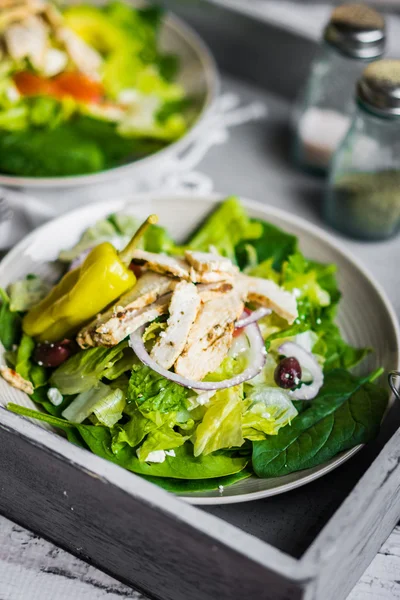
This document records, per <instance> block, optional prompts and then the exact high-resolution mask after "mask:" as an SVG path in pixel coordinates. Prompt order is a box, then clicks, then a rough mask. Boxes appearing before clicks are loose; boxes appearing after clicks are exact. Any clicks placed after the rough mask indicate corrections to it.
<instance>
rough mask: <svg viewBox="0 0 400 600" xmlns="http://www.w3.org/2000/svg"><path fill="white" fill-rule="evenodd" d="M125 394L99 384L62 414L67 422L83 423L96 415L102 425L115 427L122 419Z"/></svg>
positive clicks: (83, 393)
mask: <svg viewBox="0 0 400 600" xmlns="http://www.w3.org/2000/svg"><path fill="white" fill-rule="evenodd" d="M125 404H126V399H125V394H124V392H123V391H122V390H121V389H119V388H112V387H110V386H108V385H105V384H104V383H101V382H98V384H97V386H96V387H94V388H92V389H90V390H86V391H85V392H81V393H80V394H79V395H78V396H77V397H76V398H75V399H74V400H73V401H72V402H71V403H70V404H69V406H68V407H67V408H66V409H65V410H64V411H63V412H62V416H63V417H64V419H67V421H72V422H74V423H82V422H83V421H84V420H85V419H87V418H88V417H89V416H90V415H92V414H94V415H95V416H96V417H97V419H98V421H99V422H100V423H101V424H102V425H106V426H107V427H113V426H114V425H115V424H116V423H117V422H118V421H119V420H120V419H121V418H122V411H123V410H124V408H125Z"/></svg>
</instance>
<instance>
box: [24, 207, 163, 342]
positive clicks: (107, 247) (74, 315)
mask: <svg viewBox="0 0 400 600" xmlns="http://www.w3.org/2000/svg"><path fill="white" fill-rule="evenodd" d="M155 221H156V217H155V216H153V215H152V216H151V217H149V218H148V219H147V221H146V222H145V223H144V224H143V225H142V226H141V227H140V228H139V230H138V231H137V232H136V234H135V235H134V237H133V238H132V240H131V241H130V242H129V244H128V245H127V246H126V248H125V249H124V250H122V251H121V252H120V253H119V254H118V252H117V251H116V250H115V248H114V246H112V245H111V244H110V243H108V242H104V243H103V244H100V245H99V246H96V247H95V248H93V250H92V251H91V252H90V253H89V254H88V256H87V257H86V259H85V260H84V262H83V263H82V265H81V266H80V267H78V268H76V269H74V270H73V271H70V272H69V273H67V274H66V275H64V277H63V278H62V279H61V281H60V282H59V283H58V284H57V285H56V286H55V287H54V288H53V289H52V290H51V292H50V293H49V295H48V296H46V298H44V299H43V300H42V301H41V302H39V304H37V305H36V306H35V307H33V308H32V309H31V310H30V311H29V312H28V313H27V314H26V315H25V317H24V319H23V323H22V327H23V330H24V332H25V333H27V334H28V335H30V336H32V337H35V338H37V339H38V340H39V341H41V342H44V341H47V342H56V341H58V340H62V339H64V338H68V337H71V336H72V335H73V334H75V333H76V332H77V331H78V330H79V329H80V328H81V327H82V326H83V325H85V324H86V323H87V322H88V321H90V320H91V319H93V318H94V317H95V316H96V315H97V314H98V313H99V312H101V311H102V310H103V309H104V308H106V307H107V306H108V305H109V304H111V303H112V302H115V301H116V300H117V299H118V298H119V297H120V296H121V295H122V294H124V293H125V292H127V291H128V290H129V289H131V288H132V287H133V286H134V285H135V283H136V277H135V275H134V273H133V272H132V271H131V270H130V269H129V264H130V262H131V260H130V259H131V253H132V250H133V249H134V247H136V245H137V242H138V239H139V237H141V235H142V234H143V232H144V231H145V229H146V228H147V226H148V225H149V224H151V223H154V222H155Z"/></svg>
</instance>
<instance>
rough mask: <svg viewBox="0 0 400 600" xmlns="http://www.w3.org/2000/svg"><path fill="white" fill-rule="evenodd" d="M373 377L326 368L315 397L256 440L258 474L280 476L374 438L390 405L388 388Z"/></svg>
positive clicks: (321, 461)
mask: <svg viewBox="0 0 400 600" xmlns="http://www.w3.org/2000/svg"><path fill="white" fill-rule="evenodd" d="M376 375H377V374H376V373H374V374H372V375H371V376H369V377H363V378H357V377H354V376H353V375H351V374H350V373H348V372H347V371H344V370H342V369H337V370H334V371H329V372H328V373H327V374H326V376H325V382H324V385H323V387H322V388H321V390H320V392H319V394H318V396H317V397H316V398H314V400H312V401H310V402H309V403H308V404H309V406H308V407H307V408H306V409H305V410H303V412H301V413H300V414H299V415H298V416H297V417H296V418H295V419H294V420H293V421H292V423H291V425H290V427H284V428H282V429H281V430H280V431H279V433H278V435H275V436H269V437H268V438H267V439H265V440H264V441H258V442H254V444H253V459H252V464H253V468H254V471H255V473H256V475H258V476H259V477H279V476H281V475H287V474H289V473H292V472H294V471H299V470H301V469H308V468H311V467H315V466H317V465H319V464H322V463H324V462H326V461H328V460H330V459H331V458H333V457H334V456H335V455H336V454H338V453H339V452H342V451H344V450H347V449H349V448H353V447H354V446H357V445H358V444H364V443H366V442H369V441H370V440H372V439H374V438H375V437H376V436H377V434H378V432H379V427H380V423H381V420H382V418H383V415H384V413H385V410H386V407H387V403H388V393H387V391H386V390H385V389H383V388H380V387H378V386H377V385H375V384H373V383H371V381H372V380H374V379H375V377H376Z"/></svg>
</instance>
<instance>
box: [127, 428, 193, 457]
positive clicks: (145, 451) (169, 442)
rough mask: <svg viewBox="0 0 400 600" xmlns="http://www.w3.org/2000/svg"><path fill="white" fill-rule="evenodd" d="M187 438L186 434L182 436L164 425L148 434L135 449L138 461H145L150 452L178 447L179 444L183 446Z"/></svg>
mask: <svg viewBox="0 0 400 600" xmlns="http://www.w3.org/2000/svg"><path fill="white" fill-rule="evenodd" d="M187 439H188V437H187V436H183V435H181V434H180V433H177V432H176V431H174V430H173V429H172V428H171V427H168V425H164V426H163V427H161V428H160V429H156V430H155V431H152V432H151V433H149V434H148V436H147V437H146V439H145V441H144V442H143V444H142V445H141V446H140V448H139V449H138V451H137V455H138V458H139V460H140V462H145V461H146V460H147V458H148V456H149V454H150V453H151V452H157V451H159V450H173V449H174V448H179V446H183V444H184V443H185V442H186V440H187ZM174 454H175V453H174ZM172 456H173V454H172Z"/></svg>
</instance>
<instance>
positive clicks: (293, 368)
mask: <svg viewBox="0 0 400 600" xmlns="http://www.w3.org/2000/svg"><path fill="white" fill-rule="evenodd" d="M274 379H275V383H276V385H279V387H281V388H283V389H285V390H289V389H291V388H293V387H296V386H297V385H299V383H300V381H301V367H300V363H299V361H298V360H297V358H294V356H289V357H288V358H283V359H282V360H281V361H280V363H279V364H278V366H277V367H276V369H275V372H274Z"/></svg>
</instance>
